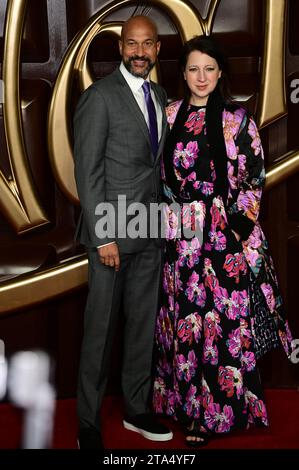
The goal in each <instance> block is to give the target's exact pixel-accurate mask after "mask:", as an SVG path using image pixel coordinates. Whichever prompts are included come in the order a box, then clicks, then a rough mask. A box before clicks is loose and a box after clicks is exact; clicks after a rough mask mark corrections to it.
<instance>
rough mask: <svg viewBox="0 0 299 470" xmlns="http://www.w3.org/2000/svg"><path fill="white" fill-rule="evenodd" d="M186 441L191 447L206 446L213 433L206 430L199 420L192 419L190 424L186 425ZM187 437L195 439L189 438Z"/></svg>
mask: <svg viewBox="0 0 299 470" xmlns="http://www.w3.org/2000/svg"><path fill="white" fill-rule="evenodd" d="M185 436H186V438H185V443H186V445H187V446H189V447H204V446H206V445H207V444H208V443H209V441H210V438H211V433H210V432H209V431H206V430H205V428H204V427H203V426H201V425H200V424H199V422H198V421H192V423H191V425H190V426H186V427H185ZM187 437H191V438H195V439H187Z"/></svg>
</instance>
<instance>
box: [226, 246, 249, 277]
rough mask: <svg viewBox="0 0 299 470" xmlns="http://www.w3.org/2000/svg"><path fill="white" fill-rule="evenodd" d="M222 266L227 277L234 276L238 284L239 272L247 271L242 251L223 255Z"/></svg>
mask: <svg viewBox="0 0 299 470" xmlns="http://www.w3.org/2000/svg"><path fill="white" fill-rule="evenodd" d="M223 268H224V269H225V270H226V271H227V273H228V276H229V277H235V281H236V283H237V284H238V283H239V280H240V272H243V273H244V274H245V273H246V272H247V264H246V260H245V256H244V254H243V253H235V254H234V255H232V254H228V255H226V257H225V263H224V265H223Z"/></svg>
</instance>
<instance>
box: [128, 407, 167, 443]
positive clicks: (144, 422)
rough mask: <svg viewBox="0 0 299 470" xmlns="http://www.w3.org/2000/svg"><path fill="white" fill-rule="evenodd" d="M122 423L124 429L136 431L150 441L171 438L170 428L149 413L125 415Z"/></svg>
mask: <svg viewBox="0 0 299 470" xmlns="http://www.w3.org/2000/svg"><path fill="white" fill-rule="evenodd" d="M123 425H124V427H125V429H128V430H129V431H134V432H138V433H139V434H141V435H142V436H143V437H145V438H146V439H149V440H150V441H159V442H162V441H170V440H171V439H172V438H173V434H172V432H171V431H170V429H168V428H167V427H166V426H164V424H161V423H159V422H158V421H156V419H155V418H154V416H152V415H151V414H140V415H136V416H134V417H128V416H126V417H125V419H124V420H123Z"/></svg>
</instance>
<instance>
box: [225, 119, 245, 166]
mask: <svg viewBox="0 0 299 470" xmlns="http://www.w3.org/2000/svg"><path fill="white" fill-rule="evenodd" d="M223 118H224V128H223V135H224V141H225V146H226V153H227V156H228V158H230V159H231V160H235V159H236V158H237V148H236V145H235V141H234V137H235V136H236V134H237V132H238V130H239V128H240V124H241V120H242V117H241V116H240V115H239V114H238V113H230V112H228V111H224V113H223Z"/></svg>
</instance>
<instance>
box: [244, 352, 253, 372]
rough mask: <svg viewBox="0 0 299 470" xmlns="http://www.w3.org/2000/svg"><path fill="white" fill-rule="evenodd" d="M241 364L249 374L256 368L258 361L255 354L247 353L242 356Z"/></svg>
mask: <svg viewBox="0 0 299 470" xmlns="http://www.w3.org/2000/svg"><path fill="white" fill-rule="evenodd" d="M241 364H242V366H243V367H244V368H245V370H246V371H247V372H250V371H252V370H254V369H255V367H256V360H255V356H254V353H253V352H250V351H245V352H244V354H242V356H241Z"/></svg>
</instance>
